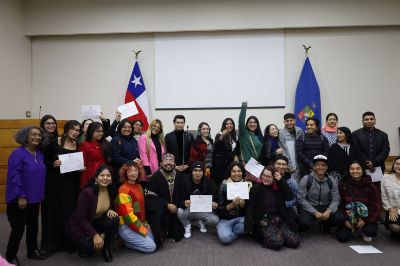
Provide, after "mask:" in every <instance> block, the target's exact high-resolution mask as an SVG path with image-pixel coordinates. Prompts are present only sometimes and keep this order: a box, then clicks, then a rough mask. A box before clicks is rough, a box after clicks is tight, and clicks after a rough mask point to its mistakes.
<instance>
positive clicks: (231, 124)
mask: <svg viewBox="0 0 400 266" xmlns="http://www.w3.org/2000/svg"><path fill="white" fill-rule="evenodd" d="M225 128H226V130H228V132H232V130H233V129H234V128H233V122H232V120H228V121H226V124H225Z"/></svg>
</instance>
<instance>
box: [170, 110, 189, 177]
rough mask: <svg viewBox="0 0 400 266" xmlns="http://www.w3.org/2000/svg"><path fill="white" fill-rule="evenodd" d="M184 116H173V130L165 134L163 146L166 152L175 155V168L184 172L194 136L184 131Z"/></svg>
mask: <svg viewBox="0 0 400 266" xmlns="http://www.w3.org/2000/svg"><path fill="white" fill-rule="evenodd" d="M185 122H186V121H185V117H184V116H183V115H176V116H175V117H174V128H175V129H174V131H172V132H170V133H168V134H167V135H165V148H166V151H167V153H172V154H173V155H174V156H175V163H176V166H175V169H176V170H177V171H179V172H185V171H186V170H188V169H189V155H190V148H191V147H192V144H193V141H194V138H193V135H192V134H190V133H189V132H187V131H185Z"/></svg>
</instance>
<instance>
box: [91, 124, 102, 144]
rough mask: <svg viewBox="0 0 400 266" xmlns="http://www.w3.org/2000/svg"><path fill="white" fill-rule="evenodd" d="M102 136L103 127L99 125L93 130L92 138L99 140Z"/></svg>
mask: <svg viewBox="0 0 400 266" xmlns="http://www.w3.org/2000/svg"><path fill="white" fill-rule="evenodd" d="M103 136H104V131H103V127H102V126H101V127H99V128H98V129H96V130H95V131H94V132H93V136H92V139H93V140H97V141H99V140H101V139H102V138H103Z"/></svg>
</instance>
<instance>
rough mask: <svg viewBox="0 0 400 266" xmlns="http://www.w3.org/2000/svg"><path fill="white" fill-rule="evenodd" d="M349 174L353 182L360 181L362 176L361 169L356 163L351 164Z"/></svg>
mask: <svg viewBox="0 0 400 266" xmlns="http://www.w3.org/2000/svg"><path fill="white" fill-rule="evenodd" d="M349 173H350V176H351V178H352V179H353V180H354V181H360V180H361V178H362V176H363V169H362V167H361V165H359V164H358V163H353V164H351V165H350V167H349Z"/></svg>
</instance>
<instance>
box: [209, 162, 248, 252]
mask: <svg viewBox="0 0 400 266" xmlns="http://www.w3.org/2000/svg"><path fill="white" fill-rule="evenodd" d="M226 173H227V174H226V175H227V177H226V179H225V180H224V181H223V182H222V183H221V185H220V187H219V190H218V194H217V201H218V208H217V210H216V211H217V214H218V217H219V222H218V224H217V233H218V239H219V240H220V241H221V242H222V243H223V244H230V243H232V242H233V241H235V240H236V239H237V238H238V237H239V235H242V234H245V231H244V216H245V208H246V200H245V199H242V198H240V197H235V198H234V199H229V200H228V196H227V194H228V184H229V183H235V182H238V183H239V182H244V183H245V184H247V187H248V189H249V190H250V188H251V186H252V183H251V182H248V181H245V180H244V177H245V176H246V170H245V169H244V166H243V164H241V163H240V162H233V163H232V164H231V165H230V166H229V167H228V169H227V170H226Z"/></svg>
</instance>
